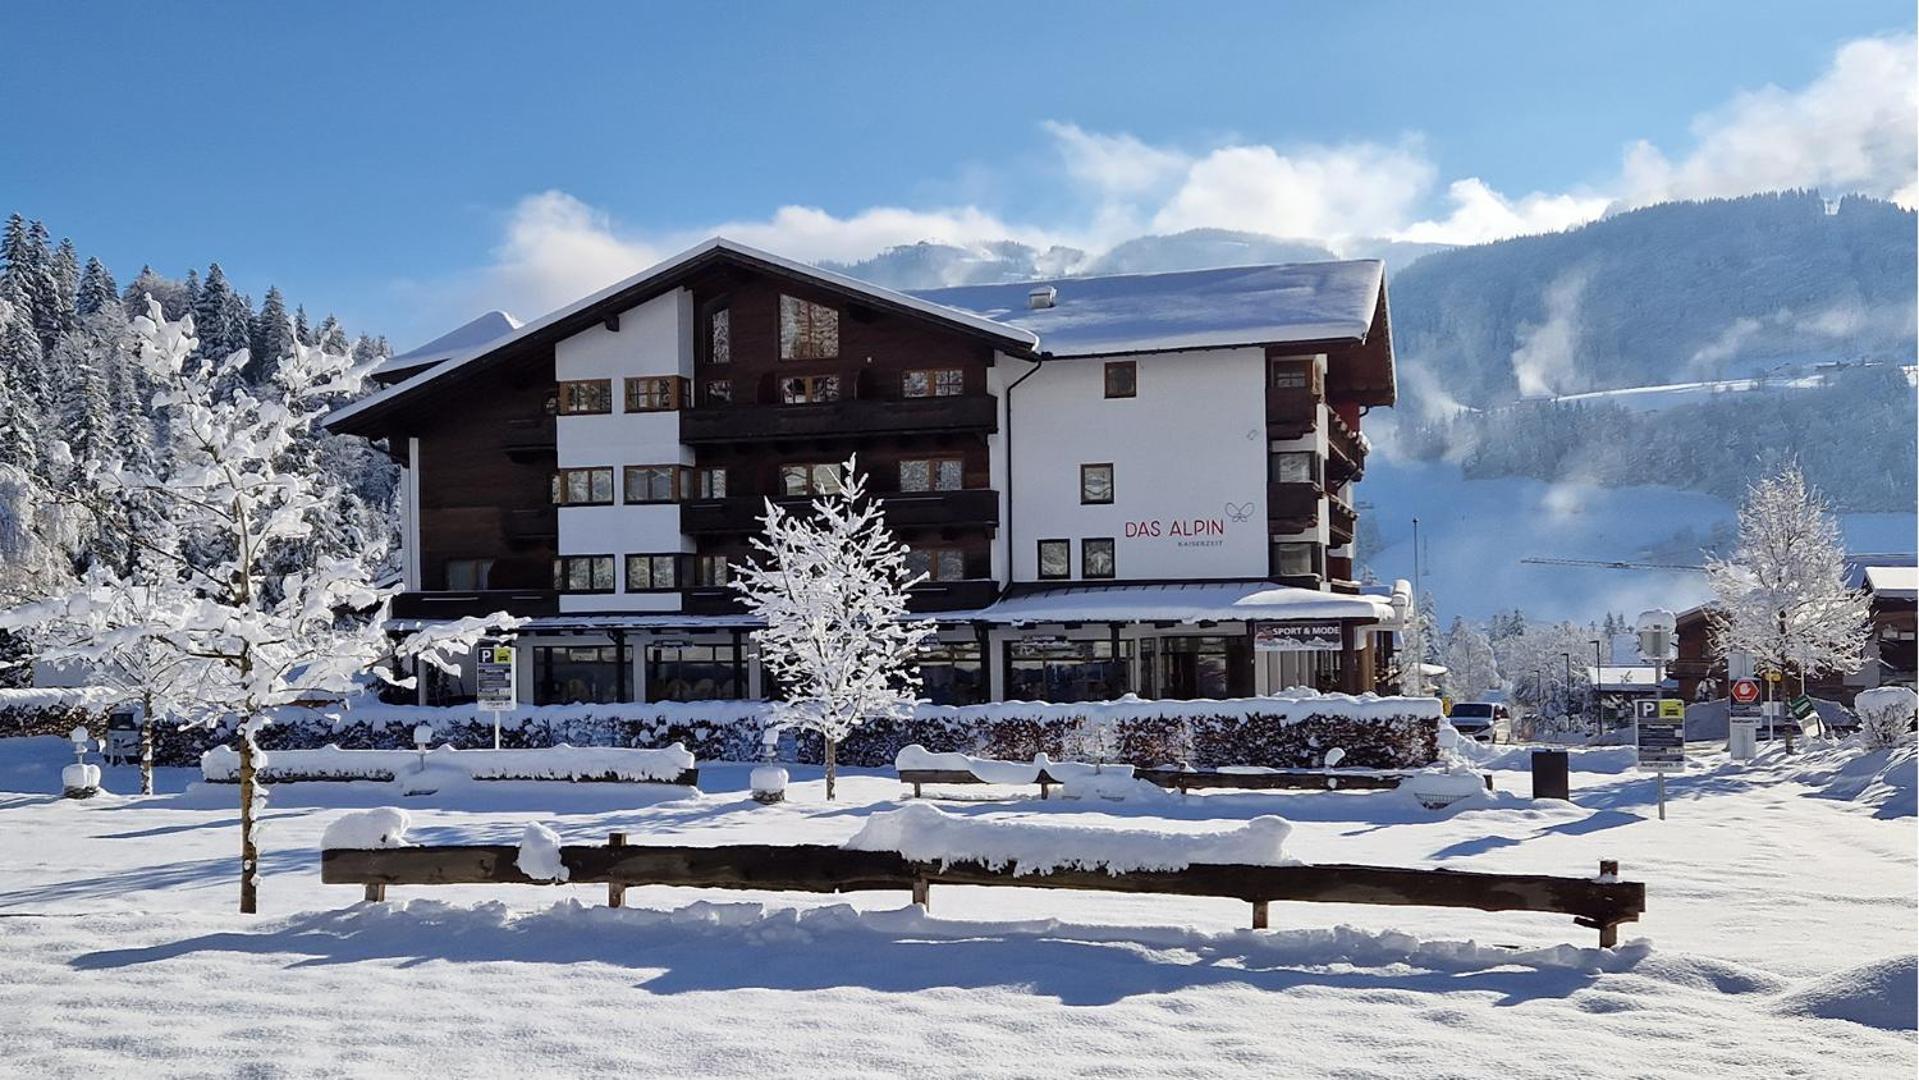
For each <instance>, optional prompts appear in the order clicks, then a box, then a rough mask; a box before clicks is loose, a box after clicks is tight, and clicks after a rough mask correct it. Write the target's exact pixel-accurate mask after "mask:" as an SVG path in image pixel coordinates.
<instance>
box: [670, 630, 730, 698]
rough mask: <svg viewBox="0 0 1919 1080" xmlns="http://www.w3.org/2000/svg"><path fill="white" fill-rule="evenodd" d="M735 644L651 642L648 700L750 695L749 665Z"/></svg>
mask: <svg viewBox="0 0 1919 1080" xmlns="http://www.w3.org/2000/svg"><path fill="white" fill-rule="evenodd" d="M741 659H742V658H741V656H740V650H739V647H738V646H736V645H732V644H724V645H694V644H691V643H686V644H668V645H649V646H647V649H646V700H648V701H722V700H735V699H738V698H742V697H745V696H746V677H745V676H746V668H745V666H744V665H743V664H742V663H741Z"/></svg>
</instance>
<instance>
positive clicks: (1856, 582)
mask: <svg viewBox="0 0 1919 1080" xmlns="http://www.w3.org/2000/svg"><path fill="white" fill-rule="evenodd" d="M1895 566H1919V557H1915V556H1914V555H1913V553H1912V552H1909V551H1904V552H1885V551H1880V552H1849V553H1848V554H1847V555H1846V588H1848V589H1862V588H1865V587H1866V584H1867V571H1868V570H1870V569H1871V568H1873V567H1888V568H1890V567H1895ZM1882 576H1883V575H1882Z"/></svg>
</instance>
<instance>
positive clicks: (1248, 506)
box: [1226, 502, 1255, 521]
mask: <svg viewBox="0 0 1919 1080" xmlns="http://www.w3.org/2000/svg"><path fill="white" fill-rule="evenodd" d="M1254 509H1255V507H1254V506H1253V504H1252V503H1231V502H1229V503H1227V504H1226V516H1227V517H1229V518H1232V519H1233V520H1234V521H1245V520H1246V519H1248V518H1250V517H1252V516H1253V510H1254Z"/></svg>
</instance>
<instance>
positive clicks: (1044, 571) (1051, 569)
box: [1039, 540, 1073, 578]
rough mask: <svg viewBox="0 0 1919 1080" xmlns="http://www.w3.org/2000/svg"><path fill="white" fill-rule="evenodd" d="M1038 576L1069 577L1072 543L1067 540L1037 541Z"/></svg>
mask: <svg viewBox="0 0 1919 1080" xmlns="http://www.w3.org/2000/svg"><path fill="white" fill-rule="evenodd" d="M1039 576H1040V577H1042V578H1069V577H1072V576H1073V544H1072V542H1071V541H1069V540H1041V541H1040V542H1039Z"/></svg>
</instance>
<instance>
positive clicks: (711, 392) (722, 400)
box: [706, 379, 733, 405]
mask: <svg viewBox="0 0 1919 1080" xmlns="http://www.w3.org/2000/svg"><path fill="white" fill-rule="evenodd" d="M732 401H733V380H732V379H708V380H706V403H707V404H708V405H729V404H731V403H732Z"/></svg>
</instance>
